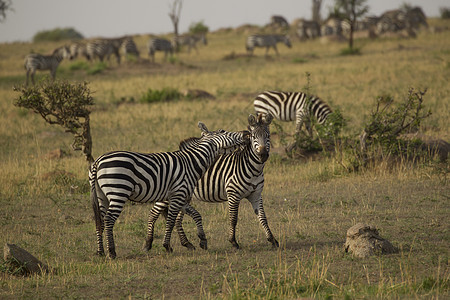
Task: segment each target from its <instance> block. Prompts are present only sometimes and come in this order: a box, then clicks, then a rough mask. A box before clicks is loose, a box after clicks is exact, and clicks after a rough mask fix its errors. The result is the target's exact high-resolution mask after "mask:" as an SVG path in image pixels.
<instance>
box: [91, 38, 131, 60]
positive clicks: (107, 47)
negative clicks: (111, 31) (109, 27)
mask: <svg viewBox="0 0 450 300" xmlns="http://www.w3.org/2000/svg"><path fill="white" fill-rule="evenodd" d="M123 40H124V38H116V39H103V38H101V39H95V40H92V41H89V42H88V43H87V45H86V52H87V54H88V56H89V58H90V59H94V58H98V59H99V60H100V61H103V60H104V59H105V58H107V59H109V57H110V56H111V54H114V55H115V56H116V60H117V64H120V53H119V50H120V46H121V44H122V42H123Z"/></svg>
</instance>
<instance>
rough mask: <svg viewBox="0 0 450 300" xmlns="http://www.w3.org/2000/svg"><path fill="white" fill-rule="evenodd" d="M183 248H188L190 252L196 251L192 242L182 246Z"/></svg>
mask: <svg viewBox="0 0 450 300" xmlns="http://www.w3.org/2000/svg"><path fill="white" fill-rule="evenodd" d="M182 246H183V247H186V248H188V249H189V250H195V246H194V245H192V243H191V242H187V243H185V244H182Z"/></svg>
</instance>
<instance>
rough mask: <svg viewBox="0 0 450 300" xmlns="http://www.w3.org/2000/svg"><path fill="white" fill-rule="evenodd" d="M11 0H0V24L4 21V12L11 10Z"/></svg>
mask: <svg viewBox="0 0 450 300" xmlns="http://www.w3.org/2000/svg"><path fill="white" fill-rule="evenodd" d="M11 5H12V3H11V0H0V23H1V22H3V21H4V20H5V19H6V11H8V10H12V6H11Z"/></svg>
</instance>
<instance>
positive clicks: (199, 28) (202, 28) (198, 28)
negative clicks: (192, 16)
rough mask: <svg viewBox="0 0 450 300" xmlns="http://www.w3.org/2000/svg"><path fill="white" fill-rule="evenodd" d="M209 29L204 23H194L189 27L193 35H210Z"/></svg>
mask: <svg viewBox="0 0 450 300" xmlns="http://www.w3.org/2000/svg"><path fill="white" fill-rule="evenodd" d="M208 31H209V28H208V26H206V25H205V24H203V21H200V22H197V23H192V24H191V25H190V26H189V32H190V33H191V34H205V33H208Z"/></svg>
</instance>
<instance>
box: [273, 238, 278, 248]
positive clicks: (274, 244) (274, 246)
mask: <svg viewBox="0 0 450 300" xmlns="http://www.w3.org/2000/svg"><path fill="white" fill-rule="evenodd" d="M272 247H273V248H278V247H280V244H278V241H277V240H276V239H273V241H272Z"/></svg>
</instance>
